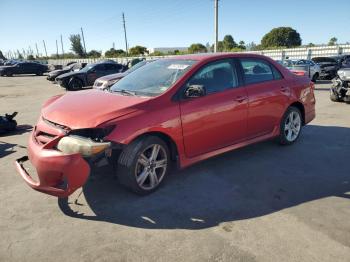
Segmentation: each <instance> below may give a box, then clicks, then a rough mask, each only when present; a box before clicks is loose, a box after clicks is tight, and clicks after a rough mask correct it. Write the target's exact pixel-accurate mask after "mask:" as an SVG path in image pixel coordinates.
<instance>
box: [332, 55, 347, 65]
mask: <svg viewBox="0 0 350 262" xmlns="http://www.w3.org/2000/svg"><path fill="white" fill-rule="evenodd" d="M332 58H333V59H335V60H336V61H337V63H338V65H339V68H349V67H350V55H340V56H333V57H332Z"/></svg>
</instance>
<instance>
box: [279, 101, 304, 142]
mask: <svg viewBox="0 0 350 262" xmlns="http://www.w3.org/2000/svg"><path fill="white" fill-rule="evenodd" d="M302 124H303V122H302V115H301V113H300V110H299V109H298V108H296V107H294V106H291V107H289V108H288V110H287V112H286V113H285V114H284V116H283V118H282V121H281V124H280V136H279V142H280V144H282V145H290V144H292V143H294V142H295V141H296V140H297V139H298V137H299V135H300V132H301V128H302Z"/></svg>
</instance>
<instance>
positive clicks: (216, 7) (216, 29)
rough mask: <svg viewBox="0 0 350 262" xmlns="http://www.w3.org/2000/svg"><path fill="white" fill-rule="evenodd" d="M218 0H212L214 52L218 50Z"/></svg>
mask: <svg viewBox="0 0 350 262" xmlns="http://www.w3.org/2000/svg"><path fill="white" fill-rule="evenodd" d="M218 2H219V0H214V13H215V18H214V28H215V42H214V53H216V52H217V51H218V7H219V6H218V5H219V3H218Z"/></svg>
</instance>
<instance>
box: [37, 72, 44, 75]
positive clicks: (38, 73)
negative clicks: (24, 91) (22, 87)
mask: <svg viewBox="0 0 350 262" xmlns="http://www.w3.org/2000/svg"><path fill="white" fill-rule="evenodd" d="M43 74H44V73H43V72H37V73H36V75H37V76H42V75H43Z"/></svg>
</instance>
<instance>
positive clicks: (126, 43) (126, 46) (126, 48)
mask: <svg viewBox="0 0 350 262" xmlns="http://www.w3.org/2000/svg"><path fill="white" fill-rule="evenodd" d="M123 27H124V38H125V51H126V55H128V40H127V38H126V27H125V16H124V12H123Z"/></svg>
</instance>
